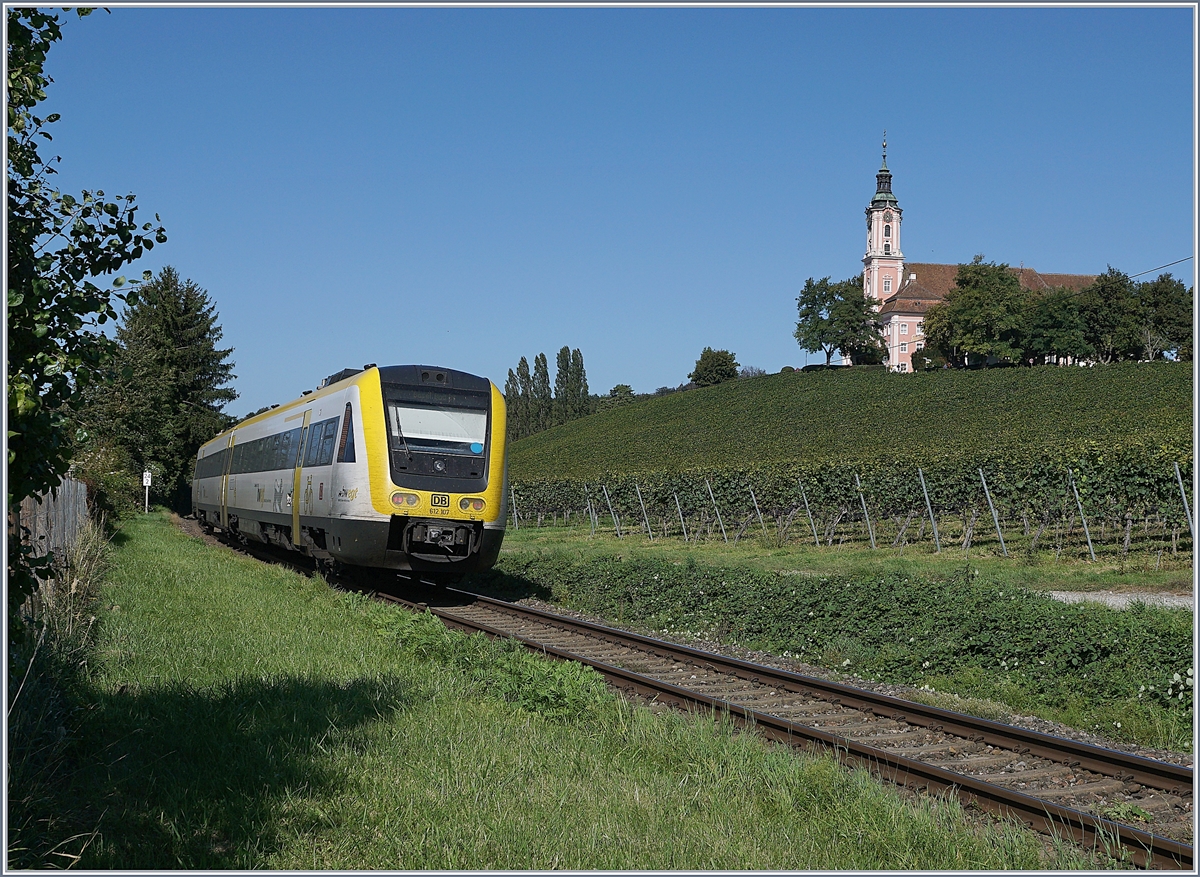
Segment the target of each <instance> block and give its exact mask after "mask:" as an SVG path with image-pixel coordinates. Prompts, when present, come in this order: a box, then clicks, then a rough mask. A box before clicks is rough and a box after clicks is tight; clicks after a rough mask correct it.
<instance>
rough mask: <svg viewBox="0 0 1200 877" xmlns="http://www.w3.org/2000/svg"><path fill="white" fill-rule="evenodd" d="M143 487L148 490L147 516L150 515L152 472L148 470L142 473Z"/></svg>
mask: <svg viewBox="0 0 1200 877" xmlns="http://www.w3.org/2000/svg"><path fill="white" fill-rule="evenodd" d="M142 486H143V487H145V488H146V510H145V514H149V513H150V470H149V469H147V470H146V471H145V472H143V473H142Z"/></svg>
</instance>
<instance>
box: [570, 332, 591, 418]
mask: <svg viewBox="0 0 1200 877" xmlns="http://www.w3.org/2000/svg"><path fill="white" fill-rule="evenodd" d="M569 384H570V386H571V392H572V397H573V398H572V402H573V406H572V411H571V419H575V418H578V417H587V415H588V414H590V413H591V396H590V395H589V394H588V382H587V372H586V371H585V370H584V368H583V354H582V353H581V352H580V350H579V348H578V347H576V348H575V349H574V350H572V351H571V369H570V380H569Z"/></svg>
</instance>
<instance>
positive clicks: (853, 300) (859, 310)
mask: <svg viewBox="0 0 1200 877" xmlns="http://www.w3.org/2000/svg"><path fill="white" fill-rule="evenodd" d="M796 308H797V311H798V312H799V319H798V320H797V321H796V331H795V332H794V333H793V335H794V337H795V339H796V341H797V343H799V345H800V347H801V349H803V350H807V351H809V352H810V353H817V352H822V353H824V354H825V364H826V365H829V364H830V362H831V360H832V359H833V354H834V353H835V352H838V353H841V354H842V356H845V357H847V358H850V359H852V360H854V361H863V360H874V361H878V360H879V359H880V357H881V356H882V353H883V345H882V341H881V339H880V337H879V331H880V325H879V320H878V318H877V316H876V313H875V302H874V300H873V299H871V298H869V297H868V296H867V295H866V293H865V292H864V291H863V288H862V278H861V277H858V276H854V277H850V278H847V279H846V280H843V281H841V282H840V283H831V282H830V280H829V278H828V277H822V278H821V279H820V280H816V281H814V280H813V279H812V278H811V277H810V278H808V280H806V281H805V282H804V288H803V289H802V290H800V295H798V296H797V297H796Z"/></svg>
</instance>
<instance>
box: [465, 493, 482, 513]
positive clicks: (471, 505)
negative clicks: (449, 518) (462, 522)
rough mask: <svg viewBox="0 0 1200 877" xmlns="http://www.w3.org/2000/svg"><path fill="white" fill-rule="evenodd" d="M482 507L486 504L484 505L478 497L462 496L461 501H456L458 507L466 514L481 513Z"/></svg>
mask: <svg viewBox="0 0 1200 877" xmlns="http://www.w3.org/2000/svg"><path fill="white" fill-rule="evenodd" d="M484 505H486V503H484V501H483V500H482V499H480V498H479V497H476V496H464V497H463V498H462V499H460V500H459V501H458V507H459V508H460V509H462V510H463V511H464V512H468V511H475V512H481V511H483V507H484Z"/></svg>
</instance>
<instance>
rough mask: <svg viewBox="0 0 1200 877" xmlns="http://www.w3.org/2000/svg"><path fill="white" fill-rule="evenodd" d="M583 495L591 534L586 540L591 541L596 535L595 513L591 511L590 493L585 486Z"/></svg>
mask: <svg viewBox="0 0 1200 877" xmlns="http://www.w3.org/2000/svg"><path fill="white" fill-rule="evenodd" d="M583 495H584V496H585V497H587V513H588V521H589V522H590V523H591V525H592V532H591V533H590V534H589V535H588V538H589V539H591V538H592V537H593V536H595V535H596V512H595V511H594V510H593V509H592V493H591V491H589V490H588V488H587V485H586V484H585V485H583Z"/></svg>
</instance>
